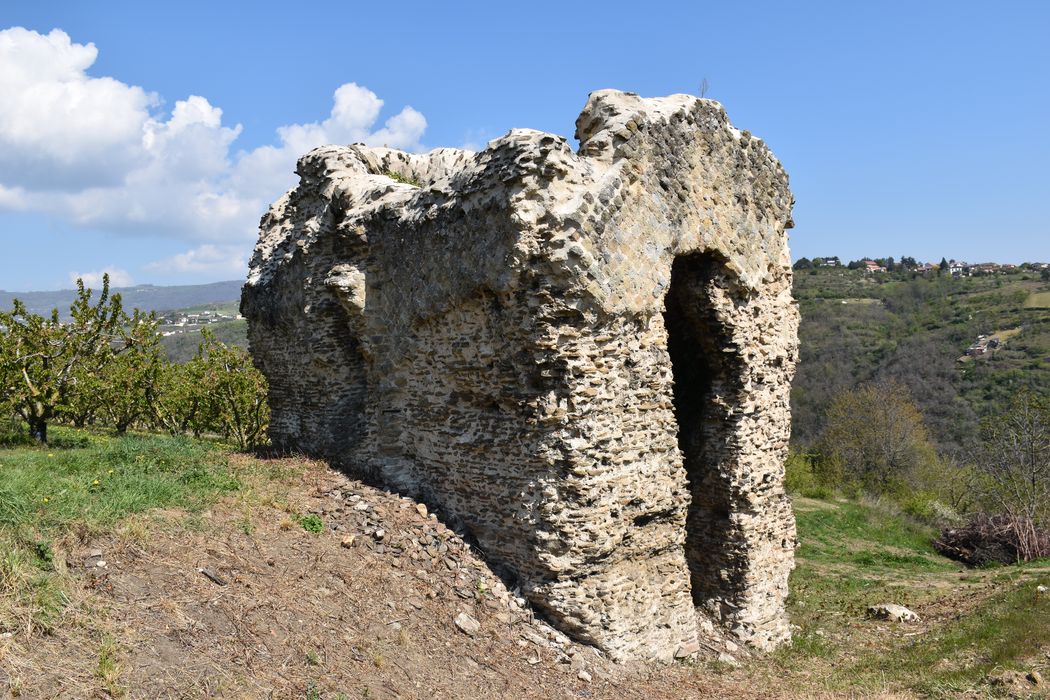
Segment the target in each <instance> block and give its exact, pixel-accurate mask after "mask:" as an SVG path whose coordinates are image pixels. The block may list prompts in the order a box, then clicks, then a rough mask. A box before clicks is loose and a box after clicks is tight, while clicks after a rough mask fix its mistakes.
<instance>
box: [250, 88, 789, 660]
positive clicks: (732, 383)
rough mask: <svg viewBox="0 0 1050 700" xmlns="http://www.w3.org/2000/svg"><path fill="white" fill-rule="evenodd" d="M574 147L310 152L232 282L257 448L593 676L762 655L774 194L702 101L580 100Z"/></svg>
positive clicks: (779, 356) (785, 524)
mask: <svg viewBox="0 0 1050 700" xmlns="http://www.w3.org/2000/svg"><path fill="white" fill-rule="evenodd" d="M576 138H577V139H578V140H579V143H580V146H579V149H578V150H576V151H573V149H572V148H571V146H570V145H569V143H567V141H566V139H564V138H562V137H561V136H555V135H553V134H547V133H542V132H539V131H532V130H528V129H515V130H513V131H511V132H509V133H508V134H507V135H505V136H503V137H501V138H498V139H495V140H493V141H492V142H490V143H489V144H488V146H487V147H486V148H485V150H483V151H481V152H479V153H473V152H470V151H462V150H454V149H437V150H434V151H431V152H429V153H424V154H410V153H403V152H400V151H396V150H391V149H387V148H368V147H365V146H362V145H353V146H326V147H323V148H318V149H316V150H314V151H312V152H311V153H309V154H307V155H305V156H303V158H302V159H300V161H299V165H298V173H299V175H300V177H301V181H300V184H299V186H298V187H297V188H295V189H293V190H292V191H290V192H289V193H288V194H286V195H285V196H284V197H282V198H281V199H280V200H278V201H277V202H276V203H275V204H274V205H273V206H272V207H271V209H270V211H269V212H268V213H267V214H266V215H265V216H264V217H263V219H262V224H261V235H260V238H259V242H258V245H257V247H256V249H255V254H254V257H253V259H252V262H251V271H250V273H249V277H248V282H247V284H246V286H245V287H244V294H243V299H242V312H243V313H244V315H245V316H246V317H247V318H248V321H249V339H250V344H251V352H252V355H253V356H254V359H255V362H256V364H257V365H258V367H259V368H260V369H261V370H262V371H263V372H264V373H265V375H266V377H267V378H268V379H269V382H270V406H271V410H272V423H271V426H270V435H271V438H272V440H273V442H274V443H275V445H276V446H277V447H280V448H287V449H293V450H299V451H303V452H306V453H309V454H314V455H319V456H323V457H327V458H328V459H330V460H332V461H333V462H334V463H336V464H338V465H341V466H343V467H344V468H346V469H348V470H350V471H351V472H352V473H355V474H357V475H360V476H363V477H366V478H371V479H373V480H377V481H379V482H381V483H383V484H384V485H386V486H389V487H391V488H394V489H397V490H400V491H401V492H403V493H406V494H412V495H414V496H415V497H417V498H420V499H422V500H424V501H426V502H427V503H429V504H431V506H432V507H434V508H437V509H438V510H439V512H440V513H441V515H442V517H444V518H446V519H448V520H451V521H453V522H457V523H459V524H460V525H461V526H462V527H464V528H465V529H466V530H467V531H468V532H469V533H470V534H471V535H472V536H473V537H474V538H476V541H477V545H478V547H479V548H480V549H481V550H482V551H483V552H484V554H485V555H486V557H487V559H488V561H490V562H491V563H492V565H493V567H494V568H495V569H496V570H497V571H498V572H500V573H501V574H502V575H503V576H505V577H506V578H508V579H509V580H511V581H512V582H513V584H514V585H517V586H519V587H520V589H521V591H522V594H523V595H524V596H525V597H527V598H528V599H529V600H530V601H531V603H532V604H533V606H534V607H535V608H537V609H539V610H541V611H542V612H543V613H544V614H545V615H546V616H547V617H548V619H549V620H550V621H551V622H552V623H553V624H555V625H556V626H557V627H559V628H560V629H561V630H563V631H564V632H566V633H567V634H569V635H570V636H572V637H574V638H576V639H577V640H580V641H583V642H587V643H591V644H593V645H595V646H597V647H599V648H601V649H603V650H605V651H606V652H608V653H609V654H610V655H611V656H612V657H613V658H616V659H632V658H647V659H670V658H672V657H674V656H675V655H676V653H677V654H681V653H684V652H688V651H689V650H695V649H697V648H698V642H699V643H700V644H703V640H704V638H705V637H717V636H718V635H726V636H727V637H729V638H732V639H734V640H737V641H742V642H744V643H747V644H749V645H751V646H752V647H757V648H759V649H769V648H771V647H773V646H775V645H776V644H778V643H779V642H782V641H784V640H786V639H788V637H789V634H790V633H789V627H788V621H787V618H786V615H785V610H784V599H785V597H786V595H787V581H788V573H789V571H790V570H791V568H792V565H793V551H794V547H795V543H796V538H795V525H794V518H793V515H792V512H791V507H790V504H789V502H788V499H787V497H786V495H785V492H784V487H783V475H784V472H783V464H784V459H785V456H786V452H787V448H788V437H789V405H788V392H789V384H790V381H791V378H792V375H793V372H794V367H795V362H796V358H797V349H798V346H797V336H796V330H797V325H798V312H797V309H796V307H795V305H794V303H793V301H792V296H791V267H790V260H789V256H788V248H787V236H786V234H785V229H787V228H790V227H791V205H792V197H791V193H790V191H789V189H788V178H787V175H786V174H785V172H784V170H783V168H782V167H781V166H780V163H779V162H778V161H777V160H776V158H775V157H774V156H773V154H772V153H771V152H770V150H769V149H768V148H767V147H766V146H765V144H764V143H762V141H760V140H759V139H757V138H755V137H753V136H751V135H750V134H749V133H748V132H747V131H743V132H741V131H738V130H737V129H735V128H734V127H733V126H732V125H731V124H730V123H729V120H728V118H727V117H726V113H725V111H724V110H723V108H722V107H721V105H719V104H718V103H717V102H713V101H711V100H704V99H700V98H697V97H692V96H689V95H673V96H670V97H664V98H657V99H643V98H640V97H638V96H637V95H634V94H632V93H624V92H618V91H612V90H603V91H600V92H595V93H593V94H592V95H591V96H590V99H589V100H588V102H587V105H586V107H585V108H584V110H583V113H582V114H581V115H580V117H579V119H577V121H576Z"/></svg>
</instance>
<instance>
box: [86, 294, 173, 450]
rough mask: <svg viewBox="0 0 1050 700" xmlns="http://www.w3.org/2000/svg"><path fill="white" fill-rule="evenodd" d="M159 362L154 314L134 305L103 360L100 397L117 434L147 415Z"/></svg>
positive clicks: (158, 370)
mask: <svg viewBox="0 0 1050 700" xmlns="http://www.w3.org/2000/svg"><path fill="white" fill-rule="evenodd" d="M161 362H162V360H161V349H160V336H159V335H158V334H157V316H156V314H155V313H152V312H151V313H149V314H144V313H142V312H140V311H139V310H138V309H135V313H134V315H133V316H132V317H131V318H130V319H129V320H128V323H127V325H126V327H125V328H124V334H123V337H122V338H121V340H120V343H119V344H117V345H115V346H111V347H110V348H109V352H108V353H107V356H104V357H103V362H102V376H103V381H102V382H101V386H100V391H99V397H100V400H101V406H102V409H103V411H104V413H105V414H106V416H107V418H108V419H109V421H108V422H109V424H110V425H112V426H113V428H114V430H116V432H117V434H118V435H123V434H124V433H126V432H127V431H128V428H130V427H131V426H132V425H134V424H135V422H136V421H138V420H139V419H141V418H143V417H146V416H149V415H150V413H151V411H150V406H151V405H152V404H153V402H154V401H155V400H156V398H157V388H158V375H159V373H160V366H161Z"/></svg>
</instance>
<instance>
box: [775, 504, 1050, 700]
mask: <svg viewBox="0 0 1050 700" xmlns="http://www.w3.org/2000/svg"><path fill="white" fill-rule="evenodd" d="M795 512H796V516H797V518H798V528H799V538H800V540H801V547H800V549H799V551H798V555H797V567H796V569H795V571H794V573H793V574H792V579H791V597H790V599H789V611H790V614H791V618H792V621H793V623H794V624H796V625H798V627H799V629H798V630H797V631H796V633H795V638H794V642H793V644H792V645H791V646H789V647H786V648H784V649H782V650H780V651H778V652H777V653H775V654H774V655H773V656H772V657H771V658H769V659H768V660H767V661H766V662H765V663H766V664H767V665H765V666H762V665H761V664H760V665H759V666H758V667H757V668H758V669H760V670H758V671H756V674H757V675H759V676H761V675H763V674H764V673H771V674H773V675H774V676H776V677H782V678H786V679H787V682H788V683H789V684H790V686H791V687H792V688H793V690H794V692H797V693H799V694H811V693H817V692H823V691H830V692H845V693H849V694H854V693H859V694H863V695H868V694H872V695H874V694H881V693H897V692H912V693H916V694H919V695H922V696H924V697H929V696H933V697H954V696H956V695H957V694H959V693H961V692H964V691H976V692H978V693H979V694H984V693H988V692H990V686H989V685H988V683H987V681H988V678H989V677H990V676H993V675H995V674H997V673H999V672H1001V671H1002V670H1004V669H1023V670H1029V669H1032V668H1035V669H1040V670H1041V671H1042V672H1043V673H1044V674H1045V673H1046V670H1047V667H1048V662H1047V657H1046V655H1045V654H1046V651H1047V649H1048V648H1050V596H1048V595H1047V594H1040V593H1037V591H1036V586H1037V585H1040V584H1044V585H1045V584H1046V583H1047V582H1048V581H1050V562H1037V563H1035V564H1031V565H1026V566H1024V567H1009V568H1003V569H991V570H976V571H975V570H965V569H961V568H960V567H959V566H958V565H957V564H956V563H954V562H951V561H949V560H947V559H944V558H943V557H941V556H939V555H938V554H937V553H936V552H934V551H933V549H932V548H931V546H930V540H931V537H932V535H933V534H934V533H933V532H932V531H929V530H927V529H926V528H924V527H923V526H921V525H918V524H915V523H912V522H909V521H907V520H905V519H902V518H900V517H898V516H896V515H894V514H892V513H891V512H889V511H887V510H884V508H883V507H882V506H879V505H877V504H861V503H855V502H849V501H835V502H825V501H816V500H810V499H796V501H795ZM880 603H898V604H902V605H906V606H907V607H909V608H910V609H912V610H914V611H915V612H916V613H918V614H919V615H920V617H921V618H922V619H921V621H920V622H919V623H912V624H896V623H887V622H876V621H872V620H866V619H865V611H866V608H867V607H868V606H870V605H875V604H880Z"/></svg>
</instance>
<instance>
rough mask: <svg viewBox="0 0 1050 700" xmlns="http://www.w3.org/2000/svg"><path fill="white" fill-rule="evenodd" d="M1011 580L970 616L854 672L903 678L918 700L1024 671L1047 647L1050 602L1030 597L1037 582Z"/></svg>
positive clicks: (869, 661)
mask: <svg viewBox="0 0 1050 700" xmlns="http://www.w3.org/2000/svg"><path fill="white" fill-rule="evenodd" d="M1011 579H1012V580H1011V582H1010V583H1009V584H1007V585H1006V586H1005V588H1004V590H1003V591H1001V592H999V593H997V594H996V595H994V596H992V597H991V598H990V599H989V600H987V601H985V602H984V603H983V604H982V605H981V606H980V607H979V608H978V609H977V610H975V611H973V612H972V613H970V614H968V615H966V616H965V617H962V618H960V619H959V620H956V621H954V622H951V623H949V624H948V625H947V626H945V627H944V628H942V629H940V630H938V631H937V633H936V634H932V635H922V636H920V637H917V638H914V639H913V640H912V641H909V642H907V643H905V644H902V645H900V646H899V647H898V648H894V649H891V650H889V651H887V652H886V653H884V654H880V655H877V656H874V657H872V658H870V659H865V660H862V661H861V662H860V663H858V664H857V665H856V666H855V671H856V672H857V673H869V674H873V675H876V676H879V675H886V674H892V675H894V676H900V677H904V678H908V679H909V685H910V687H911V688H912V689H914V690H917V691H919V692H921V693H923V694H924V695H930V696H952V695H955V694H957V693H960V692H963V691H965V690H967V689H969V688H972V687H974V686H975V685H977V684H978V683H979V682H980V681H982V680H983V679H984V678H985V677H986V676H987V675H989V674H990V673H992V672H994V671H997V670H1001V669H1004V668H1014V669H1022V668H1025V667H1026V665H1027V663H1025V662H1028V663H1030V660H1031V659H1032V657H1034V656H1037V655H1039V654H1040V652H1041V648H1042V647H1043V646H1044V645H1046V644H1048V643H1050V624H1048V623H1047V622H1046V621H1047V620H1048V619H1050V596H1047V595H1045V594H1039V593H1037V592H1036V586H1037V585H1038V584H1037V581H1039V580H1040V579H1038V578H1037V579H1036V580H1035V581H1033V580H1032V579H1031V577H1028V576H1024V575H1022V574H1021V573H1015V574H1014V575H1013V576H1012V577H1011ZM1041 581H1042V582H1043V583H1045V582H1046V581H1047V577H1045V576H1044V577H1043V578H1042V579H1041Z"/></svg>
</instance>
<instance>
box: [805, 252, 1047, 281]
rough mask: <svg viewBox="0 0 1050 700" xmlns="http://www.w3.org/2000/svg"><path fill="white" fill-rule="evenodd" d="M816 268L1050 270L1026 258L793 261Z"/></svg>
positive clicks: (960, 273)
mask: <svg viewBox="0 0 1050 700" xmlns="http://www.w3.org/2000/svg"><path fill="white" fill-rule="evenodd" d="M815 268H832V269H834V268H844V269H849V270H862V271H864V272H869V273H885V272H914V273H917V274H921V275H933V274H950V275H951V276H952V277H973V276H978V275H996V274H1009V273H1012V272H1018V271H1024V270H1033V271H1036V272H1042V271H1044V270H1047V271H1050V263H1047V262H1025V263H1022V264H1020V265H1015V264H1013V263H997V262H983V263H968V262H964V261H960V260H955V259H954V258H953V259H951V260H947V259H945V260H942V261H941V262H940V263H935V262H925V263H921V262H918V261H916V259H915V258H911V257H907V256H905V257H902V258H900V259H899V260H895V259H894V258H892V257H890V258H861V259H859V260H852V261H850V262H849V263H846V264H843V262H842V260H841V258H839V257H838V256H837V255H829V256H826V257H815V258H812V259H810V258H800V259H799V260H797V261H796V262H795V264H794V269H795V270H811V269H815Z"/></svg>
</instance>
